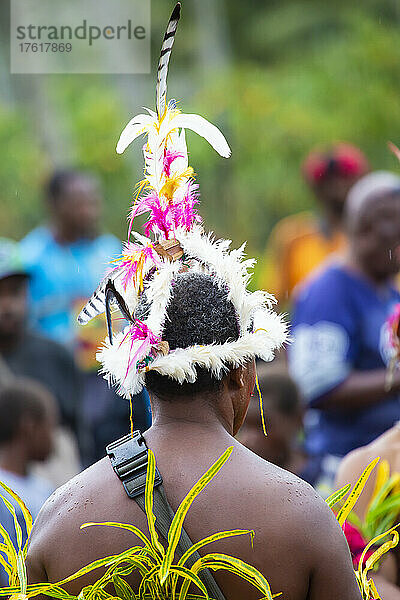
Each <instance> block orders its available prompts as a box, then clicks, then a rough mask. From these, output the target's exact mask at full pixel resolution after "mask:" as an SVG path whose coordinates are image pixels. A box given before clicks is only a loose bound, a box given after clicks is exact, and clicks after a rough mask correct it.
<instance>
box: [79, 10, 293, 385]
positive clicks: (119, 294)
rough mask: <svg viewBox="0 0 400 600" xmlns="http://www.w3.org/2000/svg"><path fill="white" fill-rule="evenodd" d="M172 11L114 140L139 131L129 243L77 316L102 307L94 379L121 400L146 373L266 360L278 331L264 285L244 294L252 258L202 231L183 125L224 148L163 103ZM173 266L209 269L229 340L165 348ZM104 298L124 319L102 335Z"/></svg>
mask: <svg viewBox="0 0 400 600" xmlns="http://www.w3.org/2000/svg"><path fill="white" fill-rule="evenodd" d="M179 17H180V4H179V3H178V4H177V5H176V6H175V9H174V11H173V13H172V15H171V18H170V20H169V23H168V26H167V29H166V33H165V36H164V40H163V44H162V48H161V55H160V60H159V64H158V77H157V88H156V111H152V110H147V113H148V114H140V115H137V116H136V117H134V118H133V119H131V120H130V121H129V123H128V124H127V126H126V127H125V129H124V130H123V132H122V134H121V136H120V139H119V141H118V144H117V152H118V153H122V152H124V150H125V149H126V148H127V147H128V146H129V145H130V144H131V143H132V142H133V141H134V140H135V139H136V138H137V137H139V136H140V135H142V134H144V135H146V136H147V140H146V142H145V144H144V146H143V155H144V163H145V168H144V179H143V181H141V182H140V183H139V185H138V192H137V195H136V198H135V200H134V203H133V206H132V209H131V212H130V224H129V232H128V240H129V241H128V242H126V244H125V246H124V249H123V253H122V256H121V257H120V259H118V260H117V264H116V265H115V266H114V268H113V269H112V270H111V271H110V272H109V273H108V274H107V276H106V277H105V278H104V279H103V280H102V281H101V283H100V285H99V286H98V287H97V289H96V290H95V292H94V293H93V295H92V297H91V299H90V300H89V301H88V303H87V304H86V306H85V307H84V308H83V310H82V312H81V313H80V315H79V317H78V320H79V322H80V323H81V324H85V323H87V322H88V321H89V320H90V319H92V318H93V317H94V316H96V315H97V314H100V313H102V312H105V313H106V317H107V325H108V338H107V339H106V340H105V342H104V345H103V347H102V348H101V349H100V350H99V353H98V355H97V358H98V360H99V361H100V362H101V364H102V372H103V374H104V376H105V377H106V378H107V379H108V380H109V381H110V383H112V384H114V385H116V386H117V388H118V391H119V393H120V394H121V395H124V396H129V395H130V394H135V393H137V392H139V391H140V390H141V389H142V387H143V385H144V380H145V373H146V372H147V371H149V370H154V371H157V372H158V373H160V374H162V375H166V376H168V377H170V378H172V379H175V380H177V381H178V382H180V383H183V382H184V381H187V382H194V381H195V380H196V376H197V374H196V367H204V368H206V369H208V370H210V371H211V372H212V373H213V375H214V376H215V377H217V378H220V377H222V376H223V374H224V373H225V372H226V371H227V369H229V368H231V367H236V366H239V365H243V364H244V363H245V362H246V361H247V360H249V359H251V358H254V357H260V358H262V359H263V360H266V361H269V360H272V358H273V354H274V350H275V349H277V348H279V347H280V346H281V345H282V344H283V342H284V341H285V339H286V336H287V332H286V324H285V323H284V321H283V319H282V318H281V317H280V316H278V315H277V314H276V313H274V312H273V311H272V309H271V306H272V303H273V302H274V299H273V297H272V296H270V295H269V294H267V293H266V292H264V291H257V292H250V291H248V290H247V284H248V282H249V279H250V277H251V270H252V268H253V266H254V262H255V261H253V260H249V259H245V255H244V245H243V246H242V247H241V248H239V249H237V250H230V244H231V242H230V241H229V240H215V239H214V238H213V236H212V235H211V234H206V233H205V232H204V230H203V227H202V224H201V223H202V221H201V217H200V215H199V214H198V212H197V209H196V206H197V204H198V202H199V192H198V185H197V184H195V183H194V177H195V176H194V171H193V169H192V168H191V167H190V166H189V164H188V153H187V148H186V141H185V129H191V130H192V131H194V132H196V133H198V134H199V135H201V136H202V137H204V138H205V139H206V140H207V141H208V142H209V143H210V145H211V146H212V147H213V148H214V149H215V150H216V151H217V152H218V153H219V154H220V155H221V156H223V157H225V158H228V157H229V156H230V154H231V151H230V148H229V146H228V143H227V141H226V140H225V138H224V136H223V135H222V133H221V132H220V131H219V129H217V127H215V126H214V125H212V124H211V123H209V122H208V121H206V120H205V119H203V117H200V116H199V115H193V114H183V113H182V112H181V111H180V110H179V109H178V108H177V104H176V102H175V101H174V100H170V101H169V102H168V103H167V100H166V91H167V70H168V63H169V58H170V55H171V50H172V46H173V43H174V39H175V33H176V29H177V25H178V21H179ZM140 214H147V215H148V218H147V221H146V223H145V225H144V232H145V236H143V235H141V234H139V233H137V232H135V231H134V230H133V223H134V219H135V217H136V216H137V215H140ZM132 239H133V240H134V241H131V240H132ZM183 268H184V269H185V270H187V269H189V270H193V271H197V272H199V271H200V272H202V273H206V274H211V275H212V276H213V278H214V281H215V282H216V284H217V285H218V286H220V287H221V288H222V289H224V290H228V299H229V300H230V301H231V302H232V303H233V306H234V308H235V311H236V315H237V321H238V324H239V330H240V331H239V338H238V339H237V340H236V341H227V342H226V343H223V344H217V343H214V344H209V345H201V344H200V343H199V344H198V345H194V346H190V347H189V348H177V349H175V350H170V349H169V346H168V343H167V342H166V341H164V340H163V327H164V322H165V319H166V314H167V308H168V304H169V301H170V298H171V296H172V292H173V281H174V278H175V277H176V276H177V275H178V273H179V272H180V271H182V269H183ZM143 292H145V294H146V300H147V302H148V304H149V309H148V312H147V313H146V317H145V318H144V319H143V320H138V319H136V318H135V309H136V307H137V305H138V303H139V301H140V295H141V294H142V293H143ZM111 303H116V304H117V305H118V307H119V308H120V310H121V312H122V314H123V316H124V317H125V318H126V319H127V321H128V324H127V326H126V328H125V330H124V331H123V332H121V333H119V334H118V335H116V336H113V334H112V323H111V313H110V305H111Z"/></svg>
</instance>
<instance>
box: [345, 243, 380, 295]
mask: <svg viewBox="0 0 400 600" xmlns="http://www.w3.org/2000/svg"><path fill="white" fill-rule="evenodd" d="M343 262H344V265H345V266H346V267H347V268H348V269H350V270H351V271H353V272H354V273H358V274H359V275H361V276H362V277H364V279H367V280H368V281H369V282H370V283H371V284H372V285H373V286H374V287H379V286H382V285H384V284H385V283H387V281H388V279H387V278H383V279H380V278H377V277H375V276H374V274H373V273H371V272H370V271H369V270H368V269H366V268H365V266H364V265H363V264H362V262H361V261H359V260H358V258H357V253H356V252H355V251H354V246H352V245H350V246H349V249H348V252H347V253H346V255H345V256H344V259H343Z"/></svg>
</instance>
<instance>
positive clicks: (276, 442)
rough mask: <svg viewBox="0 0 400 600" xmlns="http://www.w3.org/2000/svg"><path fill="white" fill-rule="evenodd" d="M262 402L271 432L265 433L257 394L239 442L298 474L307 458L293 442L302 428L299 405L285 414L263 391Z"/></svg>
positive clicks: (268, 430) (251, 403) (251, 404)
mask: <svg viewBox="0 0 400 600" xmlns="http://www.w3.org/2000/svg"><path fill="white" fill-rule="evenodd" d="M263 405H264V414H265V420H266V427H267V432H268V435H267V436H265V435H264V433H263V430H262V426H261V417H260V407H259V402H258V398H256V397H255V396H254V397H253V398H252V400H251V402H250V405H249V410H248V411H247V415H246V419H245V422H244V424H243V427H242V428H241V430H240V432H239V434H238V439H239V441H240V442H241V443H242V444H243V445H244V446H246V448H249V449H250V450H252V451H253V452H255V454H258V456H261V458H264V460H268V461H270V462H272V463H273V464H274V465H278V466H279V467H282V468H283V469H287V470H288V471H291V472H292V473H299V472H300V471H301V467H302V466H303V464H304V462H305V460H304V457H302V456H301V455H300V454H299V452H297V451H296V450H295V449H294V447H293V442H294V441H295V440H296V437H297V435H298V434H299V432H300V430H301V427H302V413H301V409H300V407H298V408H297V409H295V410H294V411H293V413H291V414H285V413H284V412H280V411H279V410H277V409H276V407H274V405H273V402H271V401H270V400H269V398H268V395H265V394H263Z"/></svg>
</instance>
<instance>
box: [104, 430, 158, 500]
mask: <svg viewBox="0 0 400 600" xmlns="http://www.w3.org/2000/svg"><path fill="white" fill-rule="evenodd" d="M106 452H107V454H108V456H109V458H110V460H111V464H112V467H113V469H114V471H115V472H116V474H117V475H118V477H119V479H120V480H121V481H122V485H123V486H124V488H125V491H126V493H127V494H128V496H129V498H136V497H137V496H140V494H144V490H145V487H146V472H147V452H148V448H147V446H146V442H145V440H144V437H143V436H142V434H141V432H140V431H134V433H133V436H132V435H131V434H128V435H125V436H124V437H122V438H120V439H119V440H117V441H115V442H112V443H111V444H109V445H108V446H107V448H106ZM161 484H162V477H161V475H160V472H159V470H158V469H157V468H156V473H155V479H154V487H157V486H159V485H161Z"/></svg>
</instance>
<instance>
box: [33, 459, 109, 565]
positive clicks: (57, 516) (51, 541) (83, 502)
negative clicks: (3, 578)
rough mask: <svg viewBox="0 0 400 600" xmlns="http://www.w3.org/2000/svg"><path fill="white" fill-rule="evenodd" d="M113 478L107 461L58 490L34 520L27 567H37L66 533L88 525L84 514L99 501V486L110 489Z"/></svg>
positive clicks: (94, 466) (92, 466) (83, 472)
mask: <svg viewBox="0 0 400 600" xmlns="http://www.w3.org/2000/svg"><path fill="white" fill-rule="evenodd" d="M112 475H113V472H112V469H111V468H110V466H109V464H108V461H105V460H104V459H102V460H100V461H99V462H97V463H95V464H94V465H91V466H90V467H89V468H88V469H85V470H84V471H82V472H81V473H79V474H78V475H76V476H75V477H73V478H72V479H71V480H70V481H68V482H67V483H65V484H64V485H62V486H61V487H59V488H57V489H56V490H55V491H54V492H53V494H52V495H51V496H50V498H48V500H47V501H46V502H45V504H44V505H43V507H42V508H41V510H40V512H39V514H38V516H37V518H36V519H35V522H34V525H33V528H32V532H31V535H30V539H29V544H28V555H27V563H28V569H29V566H30V565H32V564H34V563H36V564H37V565H38V564H39V563H40V562H41V561H42V560H43V557H44V556H48V554H49V552H51V548H52V546H53V545H54V546H57V547H59V544H60V539H62V536H63V535H64V533H70V532H71V531H72V530H74V529H77V530H78V529H79V528H80V525H81V524H82V523H84V522H85V521H87V520H88V519H85V513H86V512H87V509H88V508H89V507H90V506H92V505H93V504H94V503H95V501H96V498H97V497H98V491H99V483H100V482H101V487H103V486H104V485H107V479H109V478H110V479H111V477H112Z"/></svg>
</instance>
